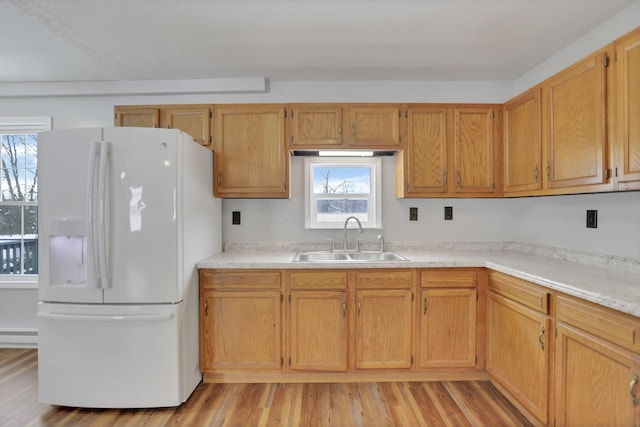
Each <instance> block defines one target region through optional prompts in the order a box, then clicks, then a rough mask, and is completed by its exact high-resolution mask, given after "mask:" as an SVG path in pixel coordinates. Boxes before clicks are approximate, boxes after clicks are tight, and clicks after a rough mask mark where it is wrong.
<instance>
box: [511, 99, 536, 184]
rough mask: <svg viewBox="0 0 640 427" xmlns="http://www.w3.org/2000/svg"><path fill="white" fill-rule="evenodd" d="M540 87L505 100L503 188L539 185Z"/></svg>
mask: <svg viewBox="0 0 640 427" xmlns="http://www.w3.org/2000/svg"><path fill="white" fill-rule="evenodd" d="M541 93H542V89H541V88H539V87H538V88H535V89H532V90H530V91H527V92H525V93H523V94H522V95H520V96H518V97H517V98H515V99H513V100H511V101H509V102H507V103H506V104H504V191H505V192H508V193H512V192H517V191H528V190H539V189H541V188H542V171H541V167H540V165H541V161H542V121H541V114H542V113H541V105H542V104H541V101H540V97H541Z"/></svg>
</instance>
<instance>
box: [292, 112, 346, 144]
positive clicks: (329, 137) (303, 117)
mask: <svg viewBox="0 0 640 427" xmlns="http://www.w3.org/2000/svg"><path fill="white" fill-rule="evenodd" d="M290 123H291V137H292V138H291V139H290V140H291V146H292V148H314V147H315V148H323V147H328V148H331V147H334V148H335V146H340V145H342V107H339V106H294V107H293V108H292V109H291V122H290Z"/></svg>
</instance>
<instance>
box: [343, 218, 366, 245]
mask: <svg viewBox="0 0 640 427" xmlns="http://www.w3.org/2000/svg"><path fill="white" fill-rule="evenodd" d="M350 219H355V220H356V222H357V223H358V227H359V228H360V233H364V230H363V229H362V224H360V220H359V219H358V218H356V217H355V216H350V217H349V218H347V219H346V220H345V221H344V238H343V239H342V249H344V250H347V249H348V248H349V239H348V236H347V223H348V222H349V220H350Z"/></svg>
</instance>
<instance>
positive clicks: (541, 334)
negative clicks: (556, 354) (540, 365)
mask: <svg viewBox="0 0 640 427" xmlns="http://www.w3.org/2000/svg"><path fill="white" fill-rule="evenodd" d="M543 335H544V326H543V327H542V328H540V333H539V334H538V342H539V343H540V348H541V349H542V350H544V342H542V336H543Z"/></svg>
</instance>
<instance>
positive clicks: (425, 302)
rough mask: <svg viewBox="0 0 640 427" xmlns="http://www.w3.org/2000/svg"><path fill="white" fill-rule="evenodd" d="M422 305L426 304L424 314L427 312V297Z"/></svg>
mask: <svg viewBox="0 0 640 427" xmlns="http://www.w3.org/2000/svg"><path fill="white" fill-rule="evenodd" d="M422 305H423V306H424V311H423V314H427V297H424V299H423V300H422Z"/></svg>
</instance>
